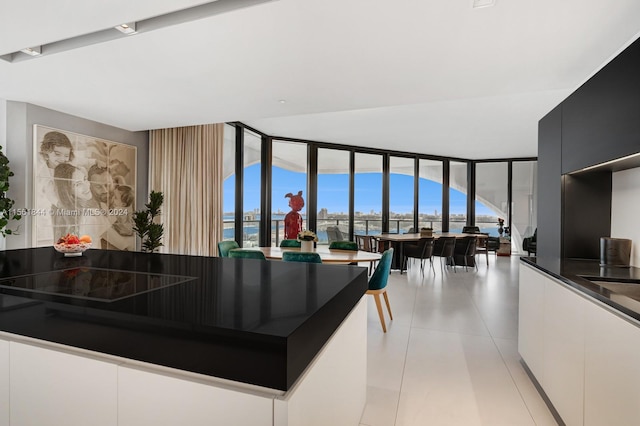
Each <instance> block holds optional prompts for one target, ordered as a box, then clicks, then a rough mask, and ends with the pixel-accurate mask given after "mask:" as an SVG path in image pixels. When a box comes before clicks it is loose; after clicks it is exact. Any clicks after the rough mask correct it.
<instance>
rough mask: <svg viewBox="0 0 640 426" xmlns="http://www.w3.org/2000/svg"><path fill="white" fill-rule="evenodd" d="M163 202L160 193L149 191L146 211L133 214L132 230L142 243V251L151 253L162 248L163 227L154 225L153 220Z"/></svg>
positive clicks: (162, 196) (159, 224) (158, 213)
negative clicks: (133, 224)
mask: <svg viewBox="0 0 640 426" xmlns="http://www.w3.org/2000/svg"><path fill="white" fill-rule="evenodd" d="M163 201H164V195H163V194H162V192H156V191H151V193H150V194H149V202H148V203H147V204H145V207H146V208H147V209H146V210H140V211H137V212H135V213H134V214H133V222H134V223H135V226H134V227H133V230H134V231H135V232H136V234H138V237H140V240H141V241H142V247H141V248H142V251H143V252H149V253H153V252H154V251H155V250H156V249H157V248H158V247H161V246H162V235H163V234H164V225H163V224H162V223H156V221H155V218H156V217H157V216H158V215H160V206H162V202H163Z"/></svg>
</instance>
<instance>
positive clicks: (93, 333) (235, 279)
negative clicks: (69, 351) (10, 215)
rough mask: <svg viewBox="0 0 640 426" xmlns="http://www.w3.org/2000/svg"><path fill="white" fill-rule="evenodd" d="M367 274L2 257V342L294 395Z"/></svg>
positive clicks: (110, 257) (244, 263)
mask: <svg viewBox="0 0 640 426" xmlns="http://www.w3.org/2000/svg"><path fill="white" fill-rule="evenodd" d="M366 290H367V272H366V268H360V267H351V266H344V265H335V266H334V265H315V264H307V263H293V262H291V263H285V262H278V261H260V260H254V259H230V258H217V257H203V256H184V255H170V254H157V253H154V254H148V253H139V252H121V251H107V250H88V251H86V252H85V253H84V254H83V256H81V257H75V258H71V257H66V258H65V257H63V255H62V254H60V253H57V252H56V251H55V250H54V249H53V248H52V247H43V248H34V249H21V250H7V251H4V252H1V251H0V331H5V332H8V333H13V334H17V335H22V336H28V337H33V338H36V339H41V340H45V341H50V342H55V343H60V344H64V345H69V346H74V347H78V348H82V349H88V350H92V351H97V352H101V353H105V354H110V355H115V356H120V357H125V358H129V359H134V360H138V361H144V362H149V363H152V364H158V365H162V366H167V367H172V368H177V369H181V370H185V371H190V372H195V373H201V374H205V375H209V376H214V377H220V378H224V379H229V380H234V381H239V382H244V383H249V384H254V385H259V386H264V387H268V388H273V389H278V390H282V391H286V390H288V389H289V388H290V387H291V386H292V385H293V383H294V382H295V380H296V379H297V378H298V377H299V376H300V374H301V373H302V372H303V371H304V369H305V368H306V367H307V366H308V365H309V363H310V362H311V361H312V359H313V358H314V356H315V355H316V354H317V353H318V351H319V350H320V349H321V348H322V346H323V345H324V344H325V343H326V341H327V340H328V339H329V338H330V336H331V335H332V334H333V332H334V331H335V330H336V329H337V328H338V326H339V325H340V324H341V323H342V321H343V320H344V319H345V318H346V316H347V315H348V314H349V313H350V312H351V310H352V309H353V308H354V306H355V305H356V304H357V302H358V301H359V300H360V299H361V297H362V296H363V295H364V293H365V292H366Z"/></svg>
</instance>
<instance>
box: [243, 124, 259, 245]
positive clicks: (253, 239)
mask: <svg viewBox="0 0 640 426" xmlns="http://www.w3.org/2000/svg"><path fill="white" fill-rule="evenodd" d="M261 152H262V138H261V137H260V135H257V134H255V133H253V132H251V131H249V130H246V129H244V171H243V174H244V185H243V188H242V195H243V198H242V202H243V206H244V209H243V210H244V211H243V212H242V231H243V237H242V246H243V247H255V246H258V245H259V233H260V197H261V177H260V172H261V164H260V160H261Z"/></svg>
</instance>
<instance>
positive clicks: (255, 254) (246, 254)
mask: <svg viewBox="0 0 640 426" xmlns="http://www.w3.org/2000/svg"><path fill="white" fill-rule="evenodd" d="M229 257H233V258H236V259H238V258H240V259H260V260H267V258H266V257H264V253H263V252H261V251H260V250H251V249H241V248H236V249H231V250H229Z"/></svg>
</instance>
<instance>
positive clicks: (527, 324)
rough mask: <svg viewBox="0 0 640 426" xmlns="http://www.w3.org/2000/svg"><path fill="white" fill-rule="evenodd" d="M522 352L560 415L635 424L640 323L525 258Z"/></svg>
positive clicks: (584, 421) (579, 421)
mask: <svg viewBox="0 0 640 426" xmlns="http://www.w3.org/2000/svg"><path fill="white" fill-rule="evenodd" d="M519 309H520V312H519V336H518V350H519V352H520V356H521V357H522V359H523V360H524V361H525V362H526V363H527V366H528V367H529V369H530V370H531V372H532V373H533V375H534V376H535V377H536V379H537V381H538V383H540V385H541V386H542V389H543V390H544V392H545V393H546V395H547V397H548V398H549V400H550V401H551V403H552V404H553V406H554V407H555V409H556V410H557V411H558V414H559V415H560V417H562V420H563V421H564V422H565V423H566V424H567V425H569V426H571V425H589V426H592V425H593V426H596V425H616V426H618V425H637V424H638V421H639V420H638V419H640V362H639V361H638V357H639V355H640V327H639V326H638V325H636V324H635V323H632V322H630V321H627V320H625V319H623V318H622V317H621V316H619V315H617V314H614V313H613V312H611V311H610V310H609V309H608V308H607V307H605V306H604V305H601V304H600V303H599V302H597V301H596V300H593V299H591V298H589V297H588V296H587V295H581V294H579V293H578V292H577V291H574V290H572V289H571V288H569V287H568V286H566V285H565V284H563V283H561V282H559V281H557V280H555V279H553V278H551V277H549V276H547V275H545V274H543V273H542V272H539V271H537V270H536V269H534V268H532V267H530V266H528V265H525V264H520V307H519Z"/></svg>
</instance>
